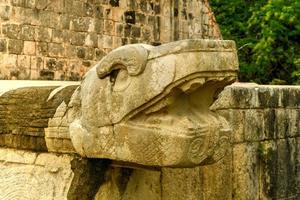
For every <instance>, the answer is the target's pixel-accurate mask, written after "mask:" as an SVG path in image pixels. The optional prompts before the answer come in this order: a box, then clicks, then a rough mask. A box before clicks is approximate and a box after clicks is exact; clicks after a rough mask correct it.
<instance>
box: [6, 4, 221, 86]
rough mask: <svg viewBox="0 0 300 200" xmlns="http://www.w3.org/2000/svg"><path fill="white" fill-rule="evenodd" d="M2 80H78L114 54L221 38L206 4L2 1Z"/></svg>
mask: <svg viewBox="0 0 300 200" xmlns="http://www.w3.org/2000/svg"><path fill="white" fill-rule="evenodd" d="M0 27H1V32H0V79H31V80H32V79H46V80H80V79H81V78H82V76H83V75H84V74H85V72H86V71H87V70H88V69H89V68H90V67H91V66H92V65H94V64H95V63H96V62H97V61H99V60H100V59H101V58H102V57H103V56H104V55H105V54H106V53H108V52H109V51H111V50H112V49H114V48H116V47H119V46H122V45H124V44H131V43H149V44H152V45H159V44H161V43H166V42H170V41H174V40H179V39H185V38H220V37H221V35H220V33H219V29H218V27H217V25H216V23H215V19H214V16H213V14H212V13H211V11H210V8H209V6H208V2H207V0H201V1H199V0H192V1H178V0H173V1H167V0H138V1H133V0H2V1H1V2H0Z"/></svg>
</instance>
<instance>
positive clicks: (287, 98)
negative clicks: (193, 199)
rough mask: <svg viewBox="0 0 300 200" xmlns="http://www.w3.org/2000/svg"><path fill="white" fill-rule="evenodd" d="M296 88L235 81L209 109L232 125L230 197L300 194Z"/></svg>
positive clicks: (278, 197) (294, 195)
mask: <svg viewBox="0 0 300 200" xmlns="http://www.w3.org/2000/svg"><path fill="white" fill-rule="evenodd" d="M299 92H300V87H299V86H264V85H257V84H246V83H235V84H233V85H230V86H228V87H226V88H225V89H224V90H223V91H222V92H221V93H220V95H219V98H218V99H217V100H216V101H215V103H214V104H213V106H212V107H211V109H213V110H216V112H218V113H219V114H220V115H222V116H224V117H225V118H226V119H227V120H228V122H229V124H230V126H231V128H232V129H233V137H232V145H233V157H232V190H231V194H232V199H233V200H235V199H237V200H241V199H249V200H250V199H276V200H277V199H278V200H279V199H299V198H300V195H299V188H300V182H299V173H298V170H297V169H298V168H299V154H300V153H299V133H300V126H299V124H300V123H299V122H300V115H299V112H300V110H299ZM210 169H212V168H210ZM213 186H214V185H211V187H213ZM221 191H222V190H221ZM228 191H229V190H228ZM205 194H206V193H205Z"/></svg>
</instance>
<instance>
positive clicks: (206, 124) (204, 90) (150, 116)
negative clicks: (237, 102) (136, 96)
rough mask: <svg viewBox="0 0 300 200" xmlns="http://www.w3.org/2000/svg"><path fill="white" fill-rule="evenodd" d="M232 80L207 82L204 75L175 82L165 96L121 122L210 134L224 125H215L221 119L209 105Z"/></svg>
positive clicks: (181, 132) (178, 133)
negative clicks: (182, 81)
mask: <svg viewBox="0 0 300 200" xmlns="http://www.w3.org/2000/svg"><path fill="white" fill-rule="evenodd" d="M231 81H232V80H230V79H228V80H227V81H224V80H222V82H219V83H218V81H217V82H216V81H208V82H206V83H205V80H204V79H201V78H195V79H192V80H190V81H186V82H184V83H182V84H173V87H172V88H171V89H169V91H168V93H167V94H166V93H165V94H164V96H163V98H162V100H159V101H157V100H156V102H155V103H153V104H151V106H148V107H145V108H144V110H141V111H140V112H138V113H137V114H135V115H134V116H131V117H130V118H129V119H128V118H127V119H126V120H124V121H123V122H121V124H124V125H126V126H130V127H132V128H134V127H135V128H136V129H148V130H153V131H159V132H162V134H163V132H167V133H171V134H174V135H176V136H177V137H178V136H184V137H197V136H204V135H207V134H208V133H210V132H214V131H215V129H220V128H222V127H216V121H218V119H217V118H216V115H215V113H214V112H212V111H210V110H209V107H210V105H211V104H212V103H213V102H214V100H215V99H216V97H217V95H218V93H219V91H221V89H223V87H224V86H225V85H227V84H228V82H231ZM153 101H155V99H154V100H153Z"/></svg>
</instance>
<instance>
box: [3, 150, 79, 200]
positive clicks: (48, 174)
mask: <svg viewBox="0 0 300 200" xmlns="http://www.w3.org/2000/svg"><path fill="white" fill-rule="evenodd" d="M71 160H72V156H69V155H60V156H56V155H53V154H37V153H32V152H26V151H20V150H12V149H3V148H0V199H2V200H18V199H23V200H39V199H43V200H47V199H61V200H63V199H67V198H66V197H67V194H68V192H69V189H70V185H71V182H72V179H73V176H74V174H73V172H72V170H71V163H70V161H71Z"/></svg>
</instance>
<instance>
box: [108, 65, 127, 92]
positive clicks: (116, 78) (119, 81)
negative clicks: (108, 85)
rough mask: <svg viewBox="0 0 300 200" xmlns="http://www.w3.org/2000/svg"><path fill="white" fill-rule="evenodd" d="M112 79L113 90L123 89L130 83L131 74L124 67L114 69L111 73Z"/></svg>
mask: <svg viewBox="0 0 300 200" xmlns="http://www.w3.org/2000/svg"><path fill="white" fill-rule="evenodd" d="M110 81H111V82H112V89H113V91H115V92H119V91H123V90H125V89H126V88H127V87H128V86H129V84H130V75H129V74H128V71H127V70H125V69H122V68H121V69H117V70H113V71H112V72H111V74H110Z"/></svg>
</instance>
